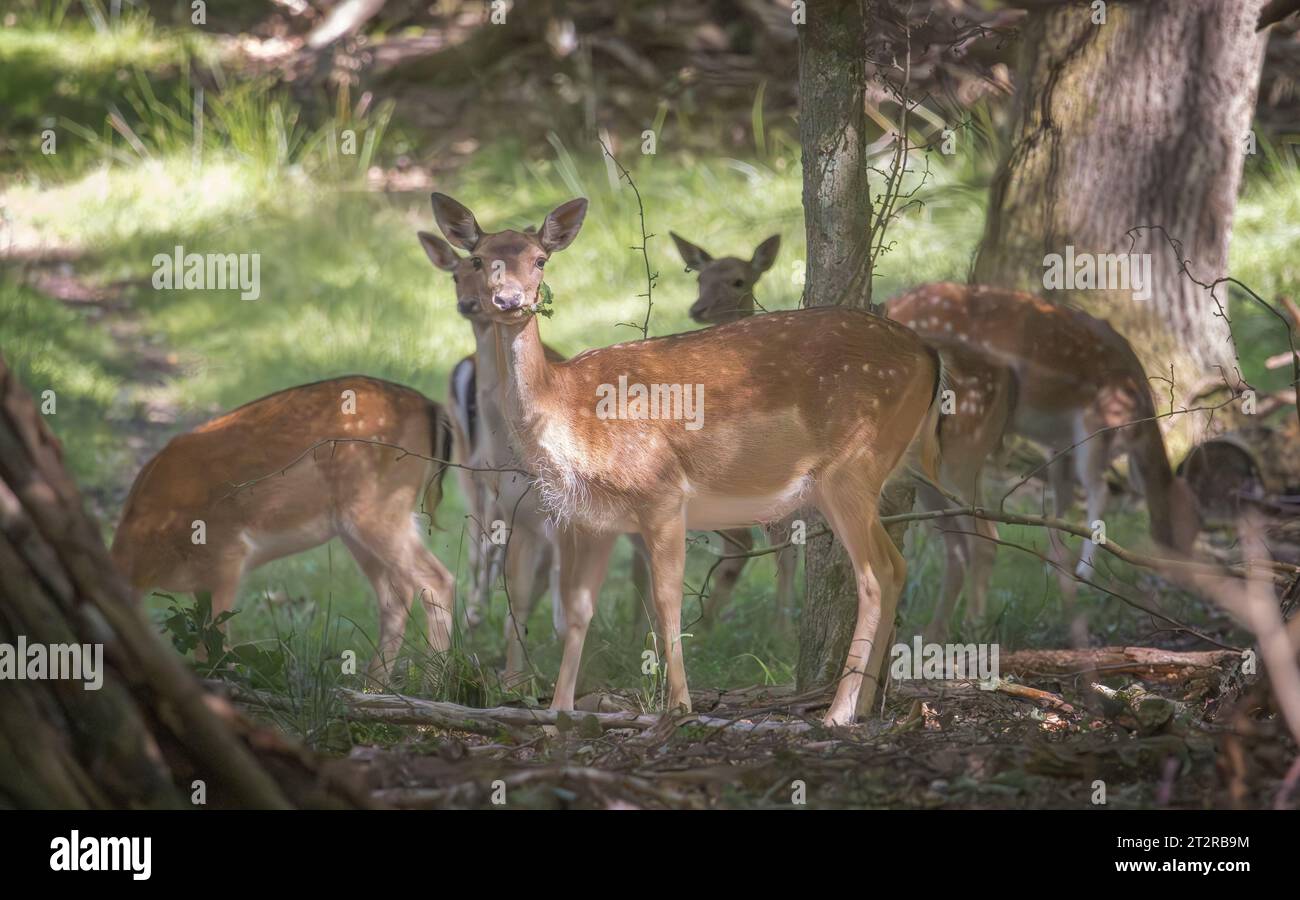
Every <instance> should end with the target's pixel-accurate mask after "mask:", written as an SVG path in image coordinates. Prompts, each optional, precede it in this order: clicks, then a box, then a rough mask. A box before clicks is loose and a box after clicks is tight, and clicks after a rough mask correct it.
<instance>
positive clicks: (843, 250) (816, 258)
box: [795, 0, 892, 691]
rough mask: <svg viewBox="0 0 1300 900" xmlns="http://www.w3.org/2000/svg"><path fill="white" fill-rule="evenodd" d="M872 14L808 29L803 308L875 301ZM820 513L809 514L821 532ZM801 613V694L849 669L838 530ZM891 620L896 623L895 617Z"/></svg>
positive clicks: (803, 67)
mask: <svg viewBox="0 0 1300 900" xmlns="http://www.w3.org/2000/svg"><path fill="white" fill-rule="evenodd" d="M865 35H866V19H865V16H864V13H863V9H862V7H861V6H860V5H859V4H858V3H856V2H843V0H820V2H819V0H813V2H810V3H809V4H808V7H807V22H806V23H805V24H804V25H802V26H800V27H799V141H800V144H801V146H802V149H803V206H804V230H805V232H806V234H807V240H808V261H807V274H806V279H807V280H806V282H805V286H804V298H803V305H804V306H835V305H845V306H857V307H863V306H866V305H867V303H868V297H869V290H868V287H869V285H870V281H871V270H870V237H871V236H870V227H869V225H870V223H869V219H868V212H869V210H870V195H869V192H868V184H867V172H868V170H867V121H866V112H865V106H864V98H865V93H866V62H865V52H864V51H865V44H866V42H865ZM823 524H825V522H824V520H823V519H822V517H821V516H820V514H815V513H814V514H812V515H810V516H809V517H808V531H809V532H813V531H815V530H817V529H819V528H820V527H821V526H822V525H823ZM805 549H806V562H805V570H804V579H805V593H804V603H803V613H802V616H801V618H800V620H799V660H798V664H797V666H796V670H795V677H796V681H797V685H798V689H799V690H800V691H803V690H808V689H809V688H812V687H815V686H817V685H822V684H829V683H831V682H833V681H835V680H836V679H837V678H839V676H840V669H841V667H842V666H843V665H844V659H845V656H846V655H847V653H848V647H849V639H850V637H851V636H852V633H853V623H854V619H855V617H856V615H857V587H856V579H855V577H854V574H853V566H852V565H851V564H850V562H849V558H848V554H847V553H845V551H844V547H843V545H842V544H841V543H840V542H839V541H838V540H835V539H834V538H832V537H830V536H829V535H827V536H824V537H819V538H814V539H812V540H810V541H808V544H807V546H806V548H805ZM891 624H892V623H891Z"/></svg>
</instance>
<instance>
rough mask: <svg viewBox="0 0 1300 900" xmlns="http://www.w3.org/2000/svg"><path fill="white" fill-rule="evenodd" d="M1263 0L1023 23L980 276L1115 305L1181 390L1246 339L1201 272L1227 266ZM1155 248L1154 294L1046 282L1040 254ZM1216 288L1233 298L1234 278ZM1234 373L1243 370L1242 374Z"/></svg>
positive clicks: (1103, 306)
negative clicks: (1050, 286)
mask: <svg viewBox="0 0 1300 900" xmlns="http://www.w3.org/2000/svg"><path fill="white" fill-rule="evenodd" d="M1261 5H1262V0H1234V2H1224V0H1150V2H1141V3H1110V4H1107V5H1106V21H1105V23H1104V24H1094V23H1093V18H1092V17H1093V12H1092V10H1091V8H1090V7H1089V6H1088V5H1084V4H1062V5H1060V6H1057V7H1053V8H1050V9H1044V10H1035V11H1034V12H1033V13H1031V15H1030V16H1029V17H1028V19H1027V20H1026V23H1025V29H1024V43H1023V50H1022V56H1021V61H1020V74H1019V76H1018V78H1017V85H1018V93H1019V112H1018V114H1017V120H1016V122H1015V124H1014V125H1013V128H1012V135H1011V141H1010V145H1009V146H1010V150H1009V154H1008V156H1007V157H1006V158H1005V159H1003V160H1002V162H1001V165H1000V167H999V172H998V175H997V177H996V179H995V181H994V184H993V188H992V193H991V197H990V202H989V211H988V218H987V221H986V226H985V233H984V239H983V242H982V244H981V247H980V250H979V253H978V256H977V259H976V261H975V264H974V267H973V272H972V277H973V280H974V281H977V282H984V283H992V284H999V285H1005V286H1013V287H1024V288H1028V289H1031V290H1034V291H1036V292H1039V293H1046V296H1047V297H1048V299H1049V300H1052V301H1061V302H1063V301H1069V302H1072V303H1075V304H1077V305H1079V306H1081V307H1082V308H1084V309H1086V310H1087V311H1089V312H1091V313H1093V314H1095V315H1098V316H1100V317H1103V318H1107V319H1109V320H1111V321H1112V323H1113V324H1114V325H1115V326H1116V328H1117V329H1118V330H1119V331H1120V332H1121V333H1123V334H1125V335H1126V336H1127V337H1128V338H1129V339H1130V341H1131V342H1132V343H1133V346H1134V349H1135V350H1136V351H1137V353H1138V355H1139V357H1140V358H1141V360H1142V362H1143V365H1144V366H1145V367H1146V369H1147V372H1148V374H1150V375H1152V376H1163V377H1166V378H1167V377H1169V374H1170V372H1169V369H1170V365H1171V364H1172V365H1173V368H1174V378H1175V381H1176V384H1177V385H1178V386H1179V389H1180V390H1185V389H1187V388H1188V387H1190V386H1191V385H1193V384H1194V383H1195V382H1197V381H1198V380H1200V378H1201V377H1202V376H1204V375H1206V374H1210V375H1217V374H1218V371H1217V369H1215V367H1216V366H1223V367H1224V368H1225V371H1226V373H1227V374H1228V376H1229V377H1230V378H1233V374H1232V373H1233V366H1234V364H1235V359H1236V354H1235V351H1234V349H1233V345H1232V339H1231V335H1230V334H1229V332H1228V327H1227V323H1226V322H1225V320H1224V319H1223V318H1222V316H1221V315H1220V314H1219V310H1218V307H1217V305H1216V303H1215V301H1214V299H1213V298H1212V297H1211V296H1210V293H1209V292H1208V291H1207V290H1205V289H1204V288H1201V287H1199V286H1197V285H1196V284H1195V283H1193V281H1192V280H1191V279H1189V278H1188V277H1187V276H1186V275H1184V274H1182V273H1181V271H1180V259H1179V256H1178V254H1177V253H1175V251H1174V250H1173V249H1172V248H1171V247H1170V245H1169V242H1168V241H1167V240H1166V238H1165V235H1164V234H1162V233H1161V232H1160V231H1159V230H1154V229H1144V230H1142V231H1140V232H1137V233H1135V234H1134V236H1133V237H1134V240H1133V241H1132V243H1131V239H1130V236H1129V232H1130V230H1131V229H1134V228H1138V227H1140V226H1161V227H1163V229H1165V231H1166V232H1167V233H1168V235H1169V237H1172V238H1174V239H1176V240H1177V241H1179V242H1181V244H1182V259H1185V260H1188V269H1189V271H1190V272H1191V274H1192V275H1194V276H1195V278H1196V280H1198V281H1200V282H1203V283H1211V282H1213V281H1214V280H1215V279H1217V278H1220V277H1222V276H1223V275H1224V274H1225V273H1226V270H1227V260H1228V241H1229V238H1230V236H1231V230H1232V217H1233V212H1234V210H1235V207H1236V201H1237V190H1238V187H1239V185H1240V183H1241V174H1242V165H1243V161H1244V158H1245V153H1246V142H1247V138H1248V134H1249V131H1250V127H1251V116H1252V113H1253V110H1254V107H1255V93H1256V89H1257V86H1258V83H1259V76H1260V68H1261V65H1262V60H1263V48H1264V39H1263V36H1262V35H1260V34H1257V33H1256V24H1257V22H1258V19H1259V14H1260V8H1261ZM1066 245H1072V246H1073V248H1074V252H1075V253H1076V254H1077V253H1082V252H1086V253H1092V254H1103V253H1125V254H1127V253H1129V252H1133V253H1139V254H1150V256H1151V273H1152V276H1153V278H1152V280H1153V282H1154V283H1153V284H1152V286H1151V290H1150V295H1149V299H1143V298H1138V297H1134V296H1133V292H1132V291H1126V290H1088V291H1082V290H1081V291H1073V292H1070V291H1051V292H1045V291H1044V271H1045V264H1044V257H1045V255H1046V254H1052V253H1055V254H1062V255H1064V254H1065V252H1066V250H1065V248H1066ZM1218 296H1219V298H1220V299H1221V300H1223V301H1224V304H1225V306H1226V290H1224V289H1220V291H1219V292H1218ZM1233 380H1234V382H1235V378H1233Z"/></svg>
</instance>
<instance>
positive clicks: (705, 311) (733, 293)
mask: <svg viewBox="0 0 1300 900" xmlns="http://www.w3.org/2000/svg"><path fill="white" fill-rule="evenodd" d="M672 239H673V242H674V243H675V244H676V245H677V251H678V253H680V254H681V257H682V260H683V261H684V262H685V263H686V267H687V268H688V269H689V270H691V271H693V272H697V273H698V274H699V293H698V295H697V297H696V300H695V302H694V303H693V304H691V309H690V316H691V318H692V319H694V320H695V321H696V322H700V323H701V324H718V323H722V322H735V321H738V320H740V319H744V318H747V317H748V316H751V315H753V314H754V311H755V309H754V307H755V303H756V301H755V297H754V287H755V285H756V283H757V282H758V279H759V278H760V277H762V275H763V273H764V272H766V271H768V270H769V269H770V268H771V267H772V264H773V263H774V262H775V261H776V255H777V252H778V251H779V249H780V245H781V240H780V237H779V236H778V235H773V236H771V237H769V238H767V239H766V240H765V241H763V242H762V243H761V244H759V245H758V247H757V248H756V249H755V250H754V254H753V256H752V257H751V258H750V259H748V260H745V259H741V258H739V257H734V256H724V257H718V258H714V257H713V256H712V255H711V254H710V253H709V252H708V251H707V250H705V249H704V248H702V247H700V246H698V245H697V244H694V243H692V242H691V241H688V240H686V239H685V238H683V237H681V236H680V235H677V234H675V233H674V234H672ZM905 324H907V323H905ZM918 331H919V330H918ZM919 333H921V334H922V335H923V336H924V337H926V340H927V342H928V343H930V344H931V345H932V346H934V347H935V349H937V350H939V352H940V355H941V356H942V357H943V361H944V369H945V371H946V372H947V373H948V386H949V388H951V389H952V390H953V392H954V395H955V401H956V402H955V404H954V408H953V409H952V410H951V412H948V413H947V414H946V415H943V416H942V417H941V418H940V420H939V446H940V449H941V452H942V457H943V461H942V466H941V468H940V478H941V482H942V484H943V485H944V486H945V487H947V488H948V489H949V490H951V491H952V492H953V493H955V494H957V495H959V496H961V497H964V498H968V499H969V500H970V502H975V500H977V499H978V497H979V476H980V471H981V469H982V467H983V464H984V461H985V460H986V459H988V458H989V456H990V455H991V454H992V453H993V452H994V451H995V450H996V449H997V448H998V446H999V445H1000V444H1001V441H1002V434H1003V430H1004V429H1005V427H1006V424H1007V422H1008V420H1009V418H1010V414H1011V407H1012V405H1013V404H1014V400H1015V377H1014V375H1013V374H1012V373H1011V371H1010V370H1009V369H1007V368H1006V366H1004V365H1002V364H1001V363H999V362H998V361H997V360H995V359H992V358H990V357H988V356H986V355H984V354H982V353H980V352H979V351H976V350H974V349H973V348H970V347H967V346H965V345H963V344H960V343H958V342H954V341H951V340H942V339H939V340H936V339H934V338H933V336H932V335H928V334H925V333H924V332H920V331H919ZM918 490H919V498H920V500H921V502H922V505H924V506H925V507H926V508H927V509H944V508H946V507H947V506H948V505H949V504H948V503H947V502H946V501H945V499H944V497H943V496H942V494H940V493H939V492H938V491H935V490H933V489H931V488H929V487H928V486H926V485H920V486H919V488H918ZM938 527H939V530H940V532H941V533H942V535H943V539H944V552H945V566H944V583H943V589H942V593H941V597H940V601H939V604H938V607H937V610H936V617H935V622H934V623H932V625H931V629H930V631H931V635H930V636H929V637H930V639H932V640H935V641H937V642H940V643H942V642H943V640H944V639H946V637H947V619H948V618H949V617H950V616H951V613H952V610H953V608H954V606H955V604H956V602H957V600H958V598H959V596H960V595H961V591H962V586H963V583H966V584H967V585H969V587H968V594H967V608H968V610H970V611H971V612H972V615H974V616H980V615H983V612H984V606H985V595H986V593H987V582H988V573H989V571H990V570H991V568H992V564H993V550H994V548H995V546H996V545H995V544H993V543H991V542H990V541H989V540H986V539H985V538H989V537H991V538H994V539H996V538H997V528H996V526H994V524H993V523H992V522H989V521H987V520H985V519H974V518H970V517H966V516H955V517H953V518H951V519H944V520H941V522H940V523H939V526H938ZM783 530H784V531H785V532H787V533H788V528H786V529H783ZM780 542H782V543H783V542H784V540H782V541H780ZM795 562H796V557H795V552H794V548H793V547H787V548H785V549H784V550H782V551H780V553H779V554H778V556H777V573H778V589H777V598H778V604H779V605H780V606H781V607H782V608H788V606H789V605H790V604H791V603H792V602H793V595H794V574H795ZM945 611H946V612H945Z"/></svg>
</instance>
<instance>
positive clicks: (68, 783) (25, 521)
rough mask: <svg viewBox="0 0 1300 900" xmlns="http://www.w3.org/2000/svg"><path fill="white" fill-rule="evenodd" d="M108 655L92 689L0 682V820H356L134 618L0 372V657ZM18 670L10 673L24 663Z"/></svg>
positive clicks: (125, 592)
mask: <svg viewBox="0 0 1300 900" xmlns="http://www.w3.org/2000/svg"><path fill="white" fill-rule="evenodd" d="M20 637H21V638H22V639H23V640H24V641H25V642H26V644H27V646H29V647H30V646H33V645H43V646H45V647H49V646H50V645H55V644H58V645H69V644H90V645H96V644H98V645H101V646H102V648H103V651H102V653H103V656H102V668H101V671H100V676H101V677H102V685H101V686H100V688H99V689H98V690H87V689H86V687H85V686H84V684H83V682H82V681H80V680H69V679H66V678H65V679H62V680H53V679H51V680H46V679H40V680H30V679H29V680H17V679H15V678H13V677H6V678H3V679H0V808H3V807H25V808H127V807H131V808H161V807H189V806H191V804H192V802H193V800H192V792H193V791H194V790H195V786H194V784H193V783H194V782H195V781H196V780H197V781H202V782H203V783H204V785H205V788H206V790H205V791H204V794H205V796H206V803H207V804H208V805H211V806H222V807H232V806H241V807H258V808H268V807H272V808H282V807H289V806H296V805H310V806H355V805H362V804H364V803H365V800H364V797H363V796H362V795H361V794H360V793H359V792H358V791H357V789H356V788H355V787H354V786H352V785H350V784H349V783H347V782H345V781H342V780H340V779H339V778H337V777H333V776H330V777H325V776H324V775H323V773H322V771H321V770H320V768H319V766H318V764H317V762H316V760H315V758H314V757H313V756H312V755H311V754H309V753H307V752H306V751H305V750H304V749H303V748H301V747H299V746H297V745H296V744H293V743H292V742H290V741H288V740H286V739H285V738H283V737H281V736H280V735H278V734H276V733H273V732H268V731H266V730H264V729H261V728H256V727H254V726H252V725H251V724H249V723H248V722H247V721H246V720H245V719H244V718H243V717H242V716H240V715H239V714H238V713H236V712H235V710H234V709H233V707H231V706H230V704H229V703H227V702H226V701H225V700H222V699H220V698H218V697H215V696H212V695H210V694H207V693H206V692H205V691H204V690H203V689H202V687H201V685H200V684H199V682H198V680H197V679H196V678H195V677H194V675H193V674H192V673H191V672H189V671H188V670H187V669H186V668H185V667H184V666H183V665H182V663H181V659H180V657H179V655H177V654H176V653H175V651H173V650H172V648H171V647H170V646H167V645H166V644H165V643H164V642H163V640H162V638H161V637H160V636H159V634H158V633H157V630H156V627H155V626H154V625H152V624H151V623H150V622H149V621H148V620H147V619H146V618H145V616H144V615H143V614H142V613H141V611H140V609H139V607H138V605H137V604H136V603H135V602H134V599H133V598H132V597H131V594H130V591H129V589H128V587H127V586H126V584H125V582H124V581H123V580H122V578H121V577H120V576H119V575H118V574H117V572H116V570H115V569H114V568H113V564H112V561H111V560H110V559H109V556H108V551H107V550H106V549H105V548H104V543H103V541H102V540H101V538H100V535H99V529H98V528H97V527H96V525H95V524H94V522H92V521H91V519H90V518H89V517H88V516H87V515H86V514H85V512H84V510H83V504H82V500H81V495H80V494H79V493H78V491H77V489H76V486H75V485H74V484H73V483H72V480H71V479H70V478H69V477H68V474H67V472H66V471H65V470H64V468H63V464H62V461H61V452H60V449H59V444H58V441H57V439H56V438H55V437H54V435H53V434H52V433H51V432H50V430H49V429H48V428H47V427H46V424H45V422H44V420H43V419H42V417H41V415H40V414H39V413H38V412H37V410H36V407H35V405H34V404H33V403H32V399H31V397H30V396H29V395H28V393H27V391H25V390H24V389H23V388H22V386H21V385H19V384H18V381H17V379H16V378H15V377H14V375H13V373H12V372H11V371H10V370H9V368H8V366H7V365H6V364H5V362H4V360H3V359H0V644H5V645H8V647H7V648H4V649H5V651H6V652H7V653H9V654H12V653H13V652H14V651H13V649H12V648H16V646H17V645H18V643H19V640H20ZM25 662H26V661H25V660H19V663H20V664H23V663H25Z"/></svg>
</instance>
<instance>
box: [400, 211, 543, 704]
mask: <svg viewBox="0 0 1300 900" xmlns="http://www.w3.org/2000/svg"><path fill="white" fill-rule="evenodd" d="M433 197H434V204H433V206H434V215H435V217H438V216H439V210H440V208H441V207H442V205H444V204H445V203H446V201H447V200H450V198H449V197H445V195H443V194H434V195H433ZM439 198H444V199H443V200H442V203H440V202H439ZM453 202H454V201H453ZM439 222H440V224H441V219H439ZM418 237H419V239H420V245H421V246H422V247H423V248H424V252H425V253H426V254H427V255H428V257H429V260H430V262H432V263H433V264H434V266H436V267H437V268H439V269H442V270H443V271H445V272H450V273H451V275H452V279H453V280H454V282H455V285H456V311H457V312H459V313H460V314H461V315H462V316H464V317H465V318H466V319H468V320H469V322H470V325H471V327H472V328H473V330H474V345H475V351H474V353H473V354H472V355H470V356H467V357H465V358H464V359H462V360H461V361H460V362H459V363H457V364H456V367H455V368H454V369H453V370H452V376H451V403H450V407H451V413H452V422H453V423H454V428H455V441H454V443H455V447H456V449H455V454H456V457H457V462H459V463H462V464H463V465H464V466H466V468H462V469H458V470H457V475H458V476H459V478H460V485H461V491H462V493H463V494H464V496H465V497H466V503H467V505H468V507H469V513H470V517H471V519H472V520H473V523H474V526H473V527H474V528H475V530H476V531H480V532H483V535H482V537H480V539H479V540H477V541H475V545H477V554H476V555H472V556H471V566H472V567H473V569H474V576H473V579H474V593H473V596H472V597H471V600H470V602H469V603H467V604H466V606H467V609H468V610H469V612H470V615H471V616H473V615H474V614H475V613H476V612H477V611H478V610H480V609H481V608H482V607H483V605H484V604H485V603H486V601H487V599H488V597H489V596H490V594H491V590H492V585H493V583H494V582H495V580H496V575H497V573H498V572H500V571H501V567H502V566H501V563H500V562H499V559H500V553H499V551H500V550H501V549H504V551H505V559H504V570H505V576H506V593H507V595H508V597H509V612H508V614H507V616H506V623H505V641H506V669H505V676H504V681H505V682H506V684H507V685H513V684H515V683H517V682H518V681H519V679H520V678H521V677H522V676H523V674H524V672H525V669H526V666H525V656H526V650H525V646H524V637H525V636H526V634H527V630H528V619H529V617H530V615H531V614H532V611H533V607H534V606H535V605H536V603H537V600H538V598H540V597H541V595H542V594H543V593H545V592H546V590H547V589H548V588H550V587H551V586H552V585H553V583H555V582H556V581H557V578H558V569H559V558H558V550H557V547H556V543H555V541H556V538H555V535H554V533H553V529H551V528H550V527H549V525H548V524H547V521H546V513H545V512H544V511H543V510H542V509H541V507H540V505H539V502H538V496H537V494H536V492H535V491H533V490H532V489H531V487H532V486H531V479H529V478H528V477H527V476H526V475H524V474H523V473H522V471H518V470H519V469H520V466H519V461H518V459H517V457H516V454H515V453H514V451H513V450H512V449H511V447H510V442H509V427H508V426H507V424H506V420H505V414H504V412H503V410H502V397H503V393H502V387H503V385H502V379H503V378H504V373H505V360H504V356H503V354H502V350H501V348H500V347H498V346H497V344H496V341H495V334H494V330H493V326H492V323H491V322H490V321H489V320H488V319H487V318H486V317H485V316H484V315H483V313H482V308H483V307H482V302H481V299H480V298H481V297H483V296H486V295H489V294H490V288H489V280H490V278H491V273H490V272H489V271H486V270H484V269H483V267H482V265H481V264H480V262H476V260H475V259H474V258H472V257H468V256H465V257H462V256H461V255H460V254H458V253H457V252H456V251H455V250H454V249H453V248H452V247H451V245H450V244H448V243H447V242H446V241H444V240H443V239H442V238H440V237H438V236H437V235H433V234H429V233H428V232H426V231H421V232H419V233H418ZM543 352H544V353H545V354H546V356H547V358H548V359H549V360H551V361H554V362H558V361H560V360H562V359H564V357H563V356H561V355H560V354H559V353H558V352H556V351H555V350H553V349H551V348H550V347H545V348H544V351H543ZM494 522H503V523H505V525H506V527H507V529H508V535H507V540H506V542H505V544H504V547H502V546H501V545H499V544H495V543H493V542H492V541H491V540H490V536H491V533H492V532H493V531H495V530H496V528H495V527H494V524H493V523H494ZM472 552H473V551H472ZM553 593H554V594H555V596H554V597H553V601H554V605H553V614H554V619H555V628H556V631H557V632H558V631H559V630H560V629H561V626H562V624H563V623H562V612H563V608H562V606H561V604H560V600H559V596H558V590H556V591H554V592H553Z"/></svg>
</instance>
